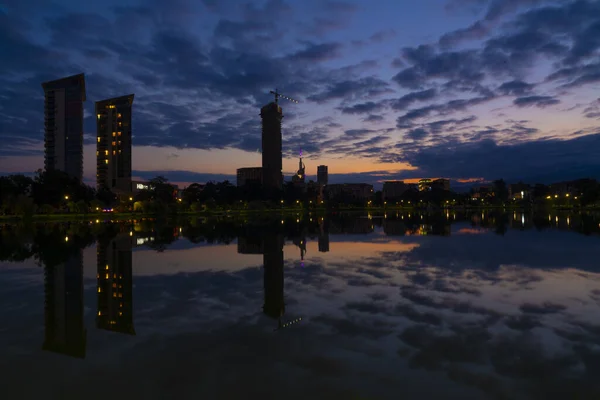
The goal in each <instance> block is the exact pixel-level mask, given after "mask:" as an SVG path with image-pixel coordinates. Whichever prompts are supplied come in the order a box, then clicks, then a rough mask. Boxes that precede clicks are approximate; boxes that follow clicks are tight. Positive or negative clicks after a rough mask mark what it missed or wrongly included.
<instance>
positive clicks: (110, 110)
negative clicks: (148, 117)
mask: <svg viewBox="0 0 600 400" xmlns="http://www.w3.org/2000/svg"><path fill="white" fill-rule="evenodd" d="M132 105H133V94H130V95H127V96H122V97H115V98H113V99H107V100H102V101H97V102H96V132H97V138H96V142H97V143H96V187H97V189H98V190H101V189H109V190H112V191H113V192H125V193H129V192H131V191H132V187H131V107H132Z"/></svg>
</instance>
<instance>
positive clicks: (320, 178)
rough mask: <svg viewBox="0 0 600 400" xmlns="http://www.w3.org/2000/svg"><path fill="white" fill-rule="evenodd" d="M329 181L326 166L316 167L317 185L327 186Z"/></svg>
mask: <svg viewBox="0 0 600 400" xmlns="http://www.w3.org/2000/svg"><path fill="white" fill-rule="evenodd" d="M328 181H329V175H328V171H327V165H319V166H318V167H317V183H318V184H319V185H322V186H324V185H327V182H328Z"/></svg>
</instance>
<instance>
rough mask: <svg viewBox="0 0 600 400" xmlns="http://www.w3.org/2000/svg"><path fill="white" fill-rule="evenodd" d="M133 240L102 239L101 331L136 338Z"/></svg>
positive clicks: (98, 320) (127, 238)
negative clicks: (134, 336) (134, 325)
mask: <svg viewBox="0 0 600 400" xmlns="http://www.w3.org/2000/svg"><path fill="white" fill-rule="evenodd" d="M132 247H133V238H131V237H130V236H129V235H124V234H121V235H119V236H117V237H116V238H114V239H112V240H102V239H100V240H98V254H97V256H98V258H97V260H98V273H97V276H96V277H97V279H98V314H97V316H96V326H97V327H98V328H99V329H106V330H109V331H114V332H119V333H127V334H130V335H135V330H134V328H133V278H132V254H131V249H132Z"/></svg>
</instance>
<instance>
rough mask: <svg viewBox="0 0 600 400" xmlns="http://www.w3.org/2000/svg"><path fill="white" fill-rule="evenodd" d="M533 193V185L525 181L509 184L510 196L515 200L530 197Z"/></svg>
mask: <svg viewBox="0 0 600 400" xmlns="http://www.w3.org/2000/svg"><path fill="white" fill-rule="evenodd" d="M530 193H531V185H529V184H527V183H523V182H519V183H514V184H510V185H508V197H509V198H511V199H514V200H522V199H525V198H528V197H529V196H530Z"/></svg>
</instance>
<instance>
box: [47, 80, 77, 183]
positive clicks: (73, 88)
mask: <svg viewBox="0 0 600 400" xmlns="http://www.w3.org/2000/svg"><path fill="white" fill-rule="evenodd" d="M42 88H43V89H44V169H45V170H46V171H55V170H56V171H63V172H65V173H67V174H68V175H69V176H70V177H72V178H75V179H77V180H79V181H80V182H81V180H82V178H83V102H84V101H85V78H84V75H83V74H78V75H73V76H68V77H66V78H62V79H58V80H55V81H49V82H44V83H42Z"/></svg>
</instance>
